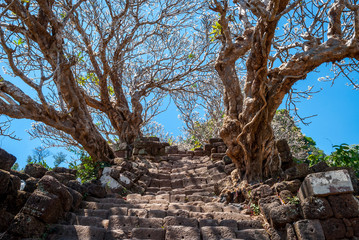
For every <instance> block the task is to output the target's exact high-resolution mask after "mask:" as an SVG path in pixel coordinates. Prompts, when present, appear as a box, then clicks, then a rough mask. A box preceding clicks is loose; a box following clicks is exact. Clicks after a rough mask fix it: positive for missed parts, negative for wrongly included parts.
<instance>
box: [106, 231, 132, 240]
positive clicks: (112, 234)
mask: <svg viewBox="0 0 359 240" xmlns="http://www.w3.org/2000/svg"><path fill="white" fill-rule="evenodd" d="M126 238H128V233H127V232H126V231H124V230H123V229H116V230H107V231H106V234H105V239H106V240H118V239H126Z"/></svg>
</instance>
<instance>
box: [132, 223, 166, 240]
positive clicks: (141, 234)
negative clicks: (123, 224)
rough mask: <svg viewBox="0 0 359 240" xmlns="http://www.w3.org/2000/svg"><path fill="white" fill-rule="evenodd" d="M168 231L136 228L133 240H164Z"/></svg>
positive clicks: (133, 230) (133, 232) (133, 231)
mask: <svg viewBox="0 0 359 240" xmlns="http://www.w3.org/2000/svg"><path fill="white" fill-rule="evenodd" d="M165 233H166V230H165V229H163V228H144V227H142V226H141V228H134V229H132V239H153V240H164V239H165Z"/></svg>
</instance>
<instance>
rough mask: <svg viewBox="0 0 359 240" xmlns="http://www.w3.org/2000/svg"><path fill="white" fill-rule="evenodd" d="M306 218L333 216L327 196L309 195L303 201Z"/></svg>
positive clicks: (302, 205)
mask: <svg viewBox="0 0 359 240" xmlns="http://www.w3.org/2000/svg"><path fill="white" fill-rule="evenodd" d="M301 207H302V211H303V215H304V218H308V219H326V218H330V217H331V216H333V211H332V208H331V206H330V204H329V202H328V201H327V199H325V198H320V197H309V198H306V199H304V201H302V202H301Z"/></svg>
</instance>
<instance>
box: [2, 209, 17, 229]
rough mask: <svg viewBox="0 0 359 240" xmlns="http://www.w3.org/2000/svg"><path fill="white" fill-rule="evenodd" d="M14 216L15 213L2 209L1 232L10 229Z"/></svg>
mask: <svg viewBox="0 0 359 240" xmlns="http://www.w3.org/2000/svg"><path fill="white" fill-rule="evenodd" d="M14 217H15V216H14V215H13V214H11V213H9V212H7V211H5V210H4V209H0V232H5V231H6V230H7V229H8V227H9V226H10V224H11V222H12V220H13V219H14Z"/></svg>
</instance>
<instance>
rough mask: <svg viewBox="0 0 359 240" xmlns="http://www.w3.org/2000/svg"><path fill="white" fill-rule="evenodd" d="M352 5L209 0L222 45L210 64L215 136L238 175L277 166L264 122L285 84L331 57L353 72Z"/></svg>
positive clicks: (355, 22)
mask: <svg viewBox="0 0 359 240" xmlns="http://www.w3.org/2000/svg"><path fill="white" fill-rule="evenodd" d="M355 3H356V2H355V1H354V2H352V1H349V0H336V1H325V0H315V1H302V0H294V1H289V0H269V1H260V0H236V1H233V3H230V2H229V1H226V0H225V1H217V0H214V1H212V3H211V5H210V8H211V9H212V10H213V11H215V12H218V13H219V14H220V16H219V20H218V24H217V27H216V29H217V31H219V34H218V35H219V37H218V39H219V40H220V41H221V43H222V48H221V50H220V52H219V55H218V58H217V61H216V64H215V68H216V70H217V72H218V74H219V76H220V78H221V80H222V82H223V85H224V89H225V93H224V103H225V107H226V117H225V119H224V125H223V128H222V130H221V137H222V138H223V140H224V141H225V143H226V144H227V146H228V147H229V149H228V151H227V154H228V155H229V156H230V157H231V158H232V159H233V160H234V162H235V163H236V166H237V168H238V170H239V172H240V175H241V178H242V180H246V181H248V182H258V181H261V180H262V179H263V178H266V177H270V176H273V175H275V174H277V173H278V172H279V171H280V165H281V163H280V158H279V157H278V153H277V149H276V146H275V141H274V135H273V131H272V128H271V125H270V124H271V121H272V119H273V116H274V114H275V112H276V109H277V108H278V107H279V105H280V104H281V103H282V100H283V98H284V97H285V95H286V94H287V93H289V91H290V89H291V88H292V86H293V84H295V83H296V82H297V81H299V80H302V79H305V78H306V77H307V74H308V73H310V72H312V71H313V70H315V69H316V68H317V67H319V66H321V65H322V64H324V63H333V65H334V67H336V68H338V71H339V72H340V71H341V73H343V74H345V76H348V75H347V74H348V73H349V72H351V71H357V70H358V68H357V61H358V59H359V6H358V5H356V4H355ZM232 4H233V5H232ZM218 26H220V27H218ZM239 60H243V61H246V68H247V72H246V79H245V86H244V88H243V89H242V88H241V87H240V84H239V79H238V76H237V71H236V67H235V66H236V62H237V61H239ZM351 81H352V80H351ZM352 84H354V85H355V84H356V83H355V82H354V81H352Z"/></svg>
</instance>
